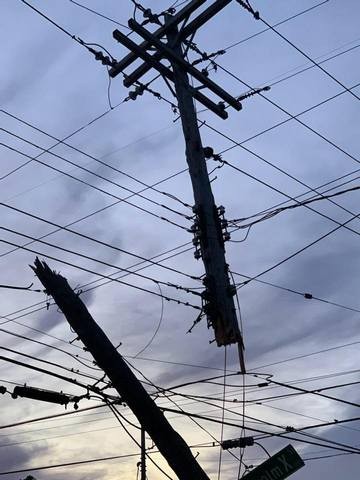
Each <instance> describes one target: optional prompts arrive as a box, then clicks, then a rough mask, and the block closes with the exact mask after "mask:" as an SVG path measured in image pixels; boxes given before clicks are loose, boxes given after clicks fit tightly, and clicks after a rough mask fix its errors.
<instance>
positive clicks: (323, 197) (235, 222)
mask: <svg viewBox="0 0 360 480" xmlns="http://www.w3.org/2000/svg"><path fill="white" fill-rule="evenodd" d="M357 190H360V186H359V185H357V186H355V187H351V188H347V189H345V190H340V192H336V193H332V194H330V195H321V196H320V197H315V198H310V199H308V200H303V201H302V202H298V203H295V204H292V205H287V206H285V207H280V208H278V209H276V210H272V211H271V210H270V211H269V212H268V213H267V214H265V215H263V216H262V217H260V218H257V219H255V220H253V221H252V222H250V223H247V224H245V225H242V223H243V222H244V221H246V220H251V219H253V218H255V217H257V216H258V215H256V214H255V215H251V216H250V217H245V218H237V219H235V220H228V222H229V223H231V224H232V225H234V226H235V225H236V228H237V229H243V228H249V227H252V226H253V225H256V224H257V223H260V222H263V221H264V220H268V219H270V218H273V217H275V216H276V215H278V214H279V213H282V212H284V211H286V210H292V209H294V208H299V207H303V206H305V205H309V204H310V203H313V202H319V201H321V200H328V199H329V198H333V197H338V196H340V195H344V194H345V193H350V192H354V191H357ZM239 223H240V225H238V224H239Z"/></svg>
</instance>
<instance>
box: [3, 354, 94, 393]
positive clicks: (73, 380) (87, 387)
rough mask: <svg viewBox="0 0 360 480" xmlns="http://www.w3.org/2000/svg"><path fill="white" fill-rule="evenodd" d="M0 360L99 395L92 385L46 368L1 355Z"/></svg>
mask: <svg viewBox="0 0 360 480" xmlns="http://www.w3.org/2000/svg"><path fill="white" fill-rule="evenodd" d="M0 360H3V361H4V362H9V363H13V364H14V365H18V366H20V367H25V368H28V369H30V370H34V371H36V372H40V373H44V374H46V375H50V376H51V377H55V378H58V379H59V380H63V381H65V382H68V383H72V384H73V385H76V386H78V387H81V388H84V389H85V390H87V391H89V390H90V391H95V393H98V389H95V390H93V389H92V386H91V385H85V384H83V383H81V382H79V381H78V380H75V379H74V378H69V377H65V376H64V375H60V374H58V373H55V372H51V371H50V370H45V369H44V368H40V367H35V366H34V365H30V364H29V363H24V362H20V361H19V360H14V359H13V358H9V357H4V356H3V355H0Z"/></svg>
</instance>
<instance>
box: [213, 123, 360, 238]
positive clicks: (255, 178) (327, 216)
mask: <svg viewBox="0 0 360 480" xmlns="http://www.w3.org/2000/svg"><path fill="white" fill-rule="evenodd" d="M206 126H207V127H208V128H209V129H210V130H212V131H214V132H215V133H218V134H219V135H221V136H222V137H224V138H227V139H228V140H231V141H232V142H233V143H235V144H236V145H237V146H240V147H241V148H242V149H244V150H245V151H246V152H248V153H251V154H252V155H254V156H255V157H256V158H259V159H260V160H262V161H264V162H265V163H267V164H269V165H270V166H272V167H274V168H275V169H276V170H279V171H281V172H282V173H284V174H285V175H286V176H288V177H290V178H291V179H293V180H295V181H296V182H298V183H300V184H301V185H304V186H306V187H307V188H310V187H309V186H308V185H306V183H304V182H302V181H301V180H298V179H297V178H296V177H294V176H293V175H291V174H289V173H287V172H285V170H283V169H281V168H279V167H277V166H275V165H274V164H272V163H271V162H269V161H268V160H266V159H265V158H264V157H263V156H261V155H258V154H257V153H255V152H253V151H252V150H250V149H248V148H247V147H244V145H242V144H240V143H238V142H236V141H235V140H232V139H231V138H230V137H229V136H227V135H225V134H224V133H222V132H220V131H219V130H218V129H216V128H214V127H212V126H210V125H208V124H206ZM219 161H220V162H221V164H223V165H227V166H229V167H231V168H233V169H234V170H236V171H237V172H239V173H242V174H243V175H245V176H247V177H249V178H251V179H252V180H254V181H256V182H258V183H260V184H261V185H264V186H266V187H267V188H269V189H271V190H273V191H275V192H277V193H279V194H280V195H283V196H285V197H287V198H288V199H289V200H293V201H295V202H297V203H300V202H298V201H297V200H296V198H295V197H292V196H291V195H288V194H287V193H285V192H283V191H282V190H280V189H278V188H276V187H274V186H272V185H271V184H269V183H268V182H265V181H264V180H261V179H260V178H258V177H256V176H254V175H252V174H250V173H248V172H246V171H245V170H243V169H241V168H239V167H237V166H236V165H233V164H232V163H230V162H229V161H227V160H224V159H221V160H219ZM311 191H313V192H315V193H318V194H319V195H321V196H323V195H322V194H321V193H320V192H318V191H317V190H315V189H311ZM328 200H329V202H331V203H334V204H335V205H337V206H338V207H339V208H341V209H342V210H344V211H346V212H347V213H350V214H351V215H354V213H353V212H352V211H350V210H348V209H347V208H345V207H343V206H342V205H340V204H337V203H336V202H334V201H333V200H331V199H328ZM304 206H305V208H307V209H308V210H310V211H312V212H314V213H316V214H317V215H320V216H321V217H323V218H326V219H327V220H330V221H331V222H333V223H336V224H337V225H341V226H342V227H345V228H346V230H350V231H351V232H353V233H355V234H356V235H360V232H358V231H356V230H354V229H352V228H350V227H348V226H347V223H346V222H345V224H340V222H338V221H337V220H335V219H333V218H332V217H330V216H329V215H326V214H324V213H322V212H319V211H318V210H315V209H314V208H312V207H309V206H307V205H304Z"/></svg>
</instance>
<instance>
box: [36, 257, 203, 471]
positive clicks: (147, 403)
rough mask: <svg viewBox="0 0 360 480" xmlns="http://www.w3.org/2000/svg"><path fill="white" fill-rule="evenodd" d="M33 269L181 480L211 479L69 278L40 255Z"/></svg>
mask: <svg viewBox="0 0 360 480" xmlns="http://www.w3.org/2000/svg"><path fill="white" fill-rule="evenodd" d="M31 268H32V269H33V271H34V272H35V274H36V276H37V277H38V278H39V280H40V282H41V283H42V284H43V286H44V287H45V291H46V293H47V294H48V295H51V296H52V297H53V299H54V301H55V303H56V304H57V306H58V307H59V308H60V310H61V311H62V312H63V314H64V315H65V317H66V319H67V321H68V322H69V324H70V326H71V327H72V328H73V330H74V331H75V332H76V334H77V335H78V337H79V339H80V340H81V341H82V342H83V344H84V345H85V347H86V348H87V349H88V351H89V352H90V353H91V354H92V356H93V357H94V360H95V362H96V364H97V365H98V366H99V367H100V368H101V369H102V370H103V371H104V372H105V373H106V375H107V376H108V378H109V380H110V382H111V383H112V385H113V387H114V388H115V389H116V390H117V391H118V393H119V395H120V397H121V399H122V401H124V402H125V403H126V404H127V405H128V407H129V408H130V410H131V411H132V412H133V414H134V415H135V416H136V418H137V419H138V421H139V423H140V425H141V427H142V429H143V430H144V431H146V432H147V433H148V434H149V435H150V437H151V438H152V440H153V441H154V443H155V445H156V446H157V448H158V449H159V452H160V453H161V454H162V455H163V456H164V458H165V459H166V460H167V462H168V464H169V466H170V467H171V468H172V469H173V471H174V472H175V474H176V475H177V477H178V479H179V480H209V477H208V476H207V475H206V473H205V472H204V470H203V469H202V468H201V467H200V465H199V464H198V462H197V461H196V460H195V458H194V456H193V454H192V452H191V450H190V448H189V447H188V445H187V444H186V442H185V441H184V439H183V438H182V437H181V436H180V435H179V434H178V433H177V432H176V431H175V430H174V429H173V428H172V426H171V425H170V423H169V422H168V420H167V419H166V418H165V416H164V414H163V413H162V411H161V410H160V409H159V407H158V406H157V405H156V403H155V402H154V401H153V399H152V398H151V397H150V395H149V394H148V393H147V391H146V390H145V389H144V387H143V386H142V384H141V382H140V381H139V380H138V379H137V378H136V376H135V375H134V373H133V372H132V370H131V369H130V368H129V366H128V365H127V363H126V362H125V360H124V359H123V357H122V356H121V355H120V353H119V352H118V351H117V349H116V348H115V347H114V345H113V344H112V343H111V342H110V340H109V339H108V337H107V336H106V335H105V333H104V332H103V331H102V329H101V328H100V327H99V326H98V325H97V323H96V322H95V320H94V319H93V318H92V316H91V315H90V313H89V311H88V310H87V308H86V306H85V304H84V303H83V302H82V300H81V299H80V298H79V296H78V295H76V293H75V292H74V291H73V289H72V288H71V287H70V285H69V284H68V282H67V280H66V278H64V277H62V276H61V275H60V274H58V273H56V272H54V271H52V270H51V269H50V268H49V267H48V266H47V264H46V263H45V262H41V261H40V260H39V259H38V258H36V260H35V266H31ZM144 454H145V451H144Z"/></svg>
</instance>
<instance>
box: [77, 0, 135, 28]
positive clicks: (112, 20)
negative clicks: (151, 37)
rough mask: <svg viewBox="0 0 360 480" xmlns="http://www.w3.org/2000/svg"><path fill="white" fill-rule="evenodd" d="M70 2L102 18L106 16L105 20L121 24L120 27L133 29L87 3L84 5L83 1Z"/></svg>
mask: <svg viewBox="0 0 360 480" xmlns="http://www.w3.org/2000/svg"><path fill="white" fill-rule="evenodd" d="M69 2H71V3H73V4H74V5H76V6H78V7H80V8H83V9H84V10H87V11H88V12H91V13H93V14H94V15H97V16H98V17H101V18H104V19H105V20H108V21H109V22H111V23H115V24H116V25H119V26H120V27H123V28H126V29H128V30H131V29H130V28H129V27H128V26H127V25H125V24H123V23H119V22H118V21H117V20H114V19H113V18H111V17H108V16H106V15H104V14H103V13H100V12H98V11H96V10H93V9H92V8H89V7H87V6H85V5H82V4H81V3H79V2H76V1H75V0H69Z"/></svg>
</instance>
